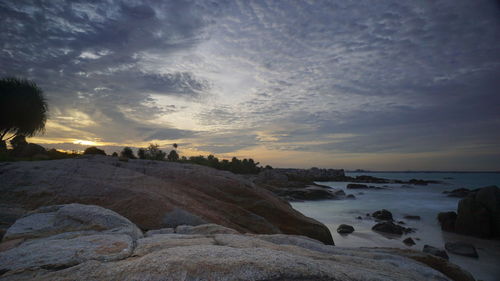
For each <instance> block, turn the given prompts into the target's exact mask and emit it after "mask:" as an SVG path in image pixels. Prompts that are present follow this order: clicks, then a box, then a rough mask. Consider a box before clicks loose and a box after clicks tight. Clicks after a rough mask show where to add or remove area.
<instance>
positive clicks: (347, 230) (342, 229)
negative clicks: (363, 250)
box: [337, 224, 354, 234]
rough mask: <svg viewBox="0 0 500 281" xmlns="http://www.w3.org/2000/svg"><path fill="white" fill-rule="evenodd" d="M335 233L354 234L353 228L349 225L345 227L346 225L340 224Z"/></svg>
mask: <svg viewBox="0 0 500 281" xmlns="http://www.w3.org/2000/svg"><path fill="white" fill-rule="evenodd" d="M337 232H338V233H340V234H348V233H353V232H354V227H352V226H351V225H347V224H341V225H339V227H338V228H337Z"/></svg>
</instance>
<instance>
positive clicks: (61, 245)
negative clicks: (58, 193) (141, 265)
mask: <svg viewBox="0 0 500 281" xmlns="http://www.w3.org/2000/svg"><path fill="white" fill-rule="evenodd" d="M139 238H142V232H141V230H140V229H139V228H137V226H135V225H134V224H133V223H132V222H130V221H129V220H128V219H126V218H124V217H122V216H120V215H119V214H117V213H115V212H113V211H111V210H108V209H104V208H102V207H98V206H92V205H81V204H69V205H56V206H47V207H42V208H40V209H38V210H36V211H35V212H32V213H30V214H28V215H26V216H25V217H23V218H20V219H18V220H17V221H16V222H15V223H14V224H13V225H12V226H11V227H10V228H9V229H8V230H7V233H6V234H5V236H4V238H3V241H4V242H3V243H1V244H0V248H3V251H1V252H0V272H4V271H13V270H21V269H28V268H43V269H49V270H50V269H59V268H66V267H71V266H74V265H76V264H79V263H83V262H85V261H89V260H98V261H114V260H120V259H124V258H127V257H128V256H130V255H131V254H132V251H133V249H134V244H135V242H134V241H135V240H137V239H139ZM14 241H15V242H14ZM6 244H7V247H6V246H5V245H6ZM10 244H14V245H10Z"/></svg>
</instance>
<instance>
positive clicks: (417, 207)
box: [292, 172, 500, 281]
mask: <svg viewBox="0 0 500 281" xmlns="http://www.w3.org/2000/svg"><path fill="white" fill-rule="evenodd" d="M346 175H348V176H351V177H356V176H359V175H370V176H375V177H379V178H385V179H397V180H404V181H408V180H410V179H423V180H435V181H441V182H442V183H439V184H429V185H425V186H422V185H409V184H371V183H370V184H368V185H374V186H380V187H385V189H374V190H370V189H363V190H362V189H356V190H354V189H346V186H347V184H349V182H317V183H318V184H321V185H327V186H330V187H332V188H335V189H342V190H344V191H345V193H346V194H353V195H354V196H356V199H355V200H347V199H346V200H321V201H305V202H292V206H293V208H295V209H296V210H298V211H300V212H301V213H303V214H304V215H306V216H308V217H312V218H314V219H316V220H318V221H320V222H322V223H323V224H325V225H326V226H327V227H328V228H329V229H330V232H331V233H332V236H333V240H334V241H335V245H336V246H337V247H397V248H403V249H414V250H418V251H420V250H422V249H423V247H424V245H431V246H434V247H437V248H440V249H444V244H445V242H456V241H464V242H468V243H471V244H473V245H474V246H475V247H476V250H477V252H478V255H479V258H470V257H464V256H459V255H455V254H452V253H449V252H448V255H449V256H450V261H451V262H452V263H455V264H457V265H459V266H461V267H462V268H464V269H466V270H468V271H469V272H470V273H472V275H473V276H474V277H475V278H476V280H484V281H499V280H500V240H488V239H479V238H475V237H470V236H465V235H459V234H455V233H450V232H445V231H442V230H441V228H440V225H439V223H438V221H437V218H436V217H437V215H438V213H439V212H447V211H455V212H456V211H457V205H458V201H459V200H460V198H453V197H448V196H447V195H446V194H443V191H451V190H453V189H456V188H462V187H464V188H469V189H474V188H479V187H484V186H489V185H496V186H498V187H500V173H436V172H407V173H405V172H371V173H367V172H362V173H354V172H353V173H346ZM381 209H387V210H389V211H390V212H391V213H392V214H393V217H394V220H396V221H403V222H404V223H405V224H406V225H404V226H405V227H412V228H415V229H416V232H414V233H410V234H407V235H403V236H401V237H398V236H386V235H381V234H379V233H377V232H374V231H372V230H371V228H372V226H373V225H375V224H376V222H375V221H374V220H372V219H371V218H370V217H368V216H367V215H366V214H371V213H373V212H375V211H377V210H381ZM405 215H418V216H420V217H421V220H408V219H404V218H403V217H404V216H405ZM358 216H360V217H361V218H362V219H358V218H357V217H358ZM340 224H348V225H352V226H353V227H354V229H355V231H354V232H353V233H351V234H348V235H340V234H338V233H337V227H338V226H339V225H340ZM407 237H411V238H412V239H413V240H414V241H415V243H416V244H415V245H413V246H407V245H405V244H404V243H403V240H404V239H405V238H407Z"/></svg>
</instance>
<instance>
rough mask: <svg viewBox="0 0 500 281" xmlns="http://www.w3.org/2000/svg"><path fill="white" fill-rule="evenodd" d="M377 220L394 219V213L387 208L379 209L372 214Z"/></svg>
mask: <svg viewBox="0 0 500 281" xmlns="http://www.w3.org/2000/svg"><path fill="white" fill-rule="evenodd" d="M372 217H374V218H375V219H377V220H392V213H391V212H389V211H387V210H386V209H382V210H378V211H376V212H374V213H373V214H372Z"/></svg>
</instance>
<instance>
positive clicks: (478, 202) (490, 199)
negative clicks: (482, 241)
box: [455, 186, 500, 238]
mask: <svg viewBox="0 0 500 281" xmlns="http://www.w3.org/2000/svg"><path fill="white" fill-rule="evenodd" d="M455 231H456V232H457V233H460V234H466V235H473V236H477V237H481V238H492V237H500V189H499V188H498V187H496V186H488V187H483V188H480V189H479V190H478V191H477V192H475V193H473V194H470V195H469V196H467V197H466V198H463V199H461V200H460V202H459V203H458V211H457V218H456V221H455Z"/></svg>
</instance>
